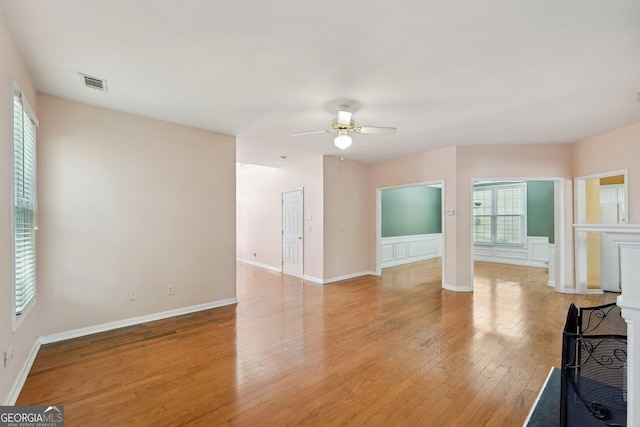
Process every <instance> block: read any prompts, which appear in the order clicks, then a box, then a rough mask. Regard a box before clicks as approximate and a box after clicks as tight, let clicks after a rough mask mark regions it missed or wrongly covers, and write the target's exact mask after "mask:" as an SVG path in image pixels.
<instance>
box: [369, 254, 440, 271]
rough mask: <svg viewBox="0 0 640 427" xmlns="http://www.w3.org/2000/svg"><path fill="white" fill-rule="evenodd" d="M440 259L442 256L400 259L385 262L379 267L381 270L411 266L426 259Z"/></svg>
mask: <svg viewBox="0 0 640 427" xmlns="http://www.w3.org/2000/svg"><path fill="white" fill-rule="evenodd" d="M440 257H442V254H433V255H425V256H420V257H413V258H402V259H397V260H394V261H388V262H385V263H384V264H382V265H381V267H382V268H387V267H396V266H398V265H403V264H411V263H412V262H420V261H426V260H428V259H433V258H440Z"/></svg>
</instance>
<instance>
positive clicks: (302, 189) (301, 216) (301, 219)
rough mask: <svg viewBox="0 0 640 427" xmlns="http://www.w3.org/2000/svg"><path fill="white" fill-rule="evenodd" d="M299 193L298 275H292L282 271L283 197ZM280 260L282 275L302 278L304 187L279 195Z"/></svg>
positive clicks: (284, 191)
mask: <svg viewBox="0 0 640 427" xmlns="http://www.w3.org/2000/svg"><path fill="white" fill-rule="evenodd" d="M297 192H300V199H301V200H300V207H301V208H300V237H301V239H300V240H301V242H300V253H299V256H300V275H298V274H293V273H291V272H285V271H284V226H283V225H284V195H285V193H297ZM280 230H281V239H280V259H281V267H282V268H281V271H282V273H284V274H288V275H291V276H297V277H303V276H304V187H300V188H294V189H291V190H283V191H281V193H280Z"/></svg>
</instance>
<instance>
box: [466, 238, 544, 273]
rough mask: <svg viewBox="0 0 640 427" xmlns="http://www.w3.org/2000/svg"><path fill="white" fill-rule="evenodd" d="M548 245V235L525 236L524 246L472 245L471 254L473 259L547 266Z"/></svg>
mask: <svg viewBox="0 0 640 427" xmlns="http://www.w3.org/2000/svg"><path fill="white" fill-rule="evenodd" d="M549 246H550V245H549V238H548V237H536V236H527V237H526V238H525V244H524V246H515V245H474V247H473V254H472V255H473V259H474V260H475V261H487V262H498V263H502V264H514V265H526V266H529V267H544V268H547V267H548V266H549V256H550V251H549ZM540 252H542V253H540Z"/></svg>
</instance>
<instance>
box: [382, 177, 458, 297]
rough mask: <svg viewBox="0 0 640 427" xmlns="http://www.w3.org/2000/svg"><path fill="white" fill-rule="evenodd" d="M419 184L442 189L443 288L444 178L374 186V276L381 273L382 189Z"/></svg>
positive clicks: (443, 267) (444, 236) (444, 234)
mask: <svg viewBox="0 0 640 427" xmlns="http://www.w3.org/2000/svg"><path fill="white" fill-rule="evenodd" d="M421 185H439V186H440V188H441V189H442V192H441V204H442V205H441V209H442V215H441V216H442V218H441V222H442V224H441V228H442V262H441V264H442V266H441V267H442V273H441V276H442V288H444V284H445V283H446V282H445V253H446V246H445V245H446V240H447V239H446V230H445V207H446V204H445V182H444V179H436V180H433V181H423V182H415V183H410V184H402V185H393V186H389V187H379V188H376V271H375V274H376V276H380V275H382V261H381V259H380V258H381V256H382V254H381V251H380V245H381V243H382V191H383V190H391V189H394V188H408V187H419V186H421Z"/></svg>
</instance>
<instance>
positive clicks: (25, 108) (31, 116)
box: [10, 81, 39, 331]
mask: <svg viewBox="0 0 640 427" xmlns="http://www.w3.org/2000/svg"><path fill="white" fill-rule="evenodd" d="M12 83H13V84H12V86H13V90H12V92H11V93H12V96H11V110H10V111H11V232H12V254H13V265H12V275H13V277H12V282H13V292H12V294H13V298H12V300H13V301H12V303H13V304H12V306H13V307H12V309H13V319H14V322H13V329H14V331H15V330H16V329H17V327H18V326H19V324H20V323H21V321H22V319H24V318H25V316H26V315H27V313H28V312H29V311H30V310H31V308H32V307H33V306H34V305H35V302H36V293H37V276H36V272H37V267H36V262H37V260H36V254H37V243H36V242H37V237H36V234H37V230H38V184H37V182H38V178H37V169H38V168H37V136H36V134H37V128H38V125H39V123H38V119H37V117H36V115H35V113H34V112H33V109H32V108H31V105H30V104H29V101H28V100H27V98H26V96H25V94H24V92H23V91H21V90H20V88H19V87H18V85H17V84H16V83H15V81H14V82H12ZM17 98H19V100H20V101H19V103H20V105H21V112H22V114H23V120H24V118H25V117H26V118H27V119H28V120H30V121H31V123H32V124H33V161H32V176H33V188H32V190H33V200H32V202H33V203H32V206H31V207H32V209H31V210H32V218H31V219H32V221H33V239H34V242H33V253H32V256H33V258H34V261H33V270H32V274H33V284H32V285H30V286H29V288H32V293H33V295H32V296H31V297H29V299H28V301H27V302H26V303H25V304H24V305H23V306H22V309H21V310H18V308H19V307H18V298H17V291H18V281H17V264H18V259H17V258H18V253H17V252H18V251H17V245H16V234H17V227H16V226H17V218H16V211H17V208H18V206H17V203H16V202H17V195H16V193H17V192H16V188H17V180H16V167H15V162H16V155H17V152H16V127H17V123H16V120H15V114H16V112H15V109H16V99H17ZM23 130H24V126H23V129H21V132H23ZM22 135H24V133H22ZM22 144H23V146H24V136H23V140H22ZM23 153H24V149H23V152H22V153H21V154H22V155H23Z"/></svg>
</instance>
